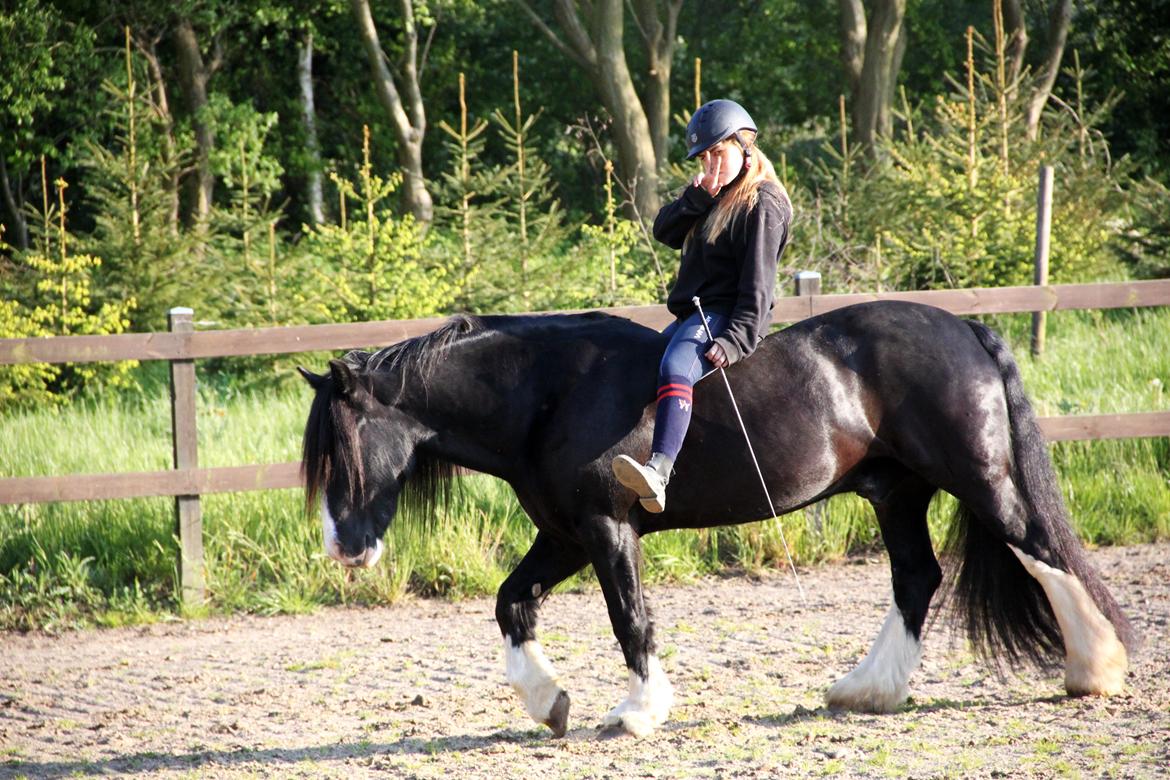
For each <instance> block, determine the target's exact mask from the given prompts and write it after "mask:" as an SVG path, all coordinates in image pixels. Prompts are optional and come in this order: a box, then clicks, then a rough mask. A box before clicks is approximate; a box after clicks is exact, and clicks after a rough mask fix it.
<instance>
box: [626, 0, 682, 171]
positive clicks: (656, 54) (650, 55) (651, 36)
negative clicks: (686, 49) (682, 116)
mask: <svg viewBox="0 0 1170 780" xmlns="http://www.w3.org/2000/svg"><path fill="white" fill-rule="evenodd" d="M682 3H683V0H670V2H668V3H667V6H666V22H665V23H663V21H662V20H660V19H659V17H658V4H657V2H656V1H655V0H638V2H636V3H634V6H633V7H634V14H635V18H636V20H637V22H638V29H639V31H640V32H641V35H642V42H643V44H644V45H645V47H646V63H647V74H646V77H647V84H646V99H645V100H644V101H643V103H644V105H645V110H646V120H647V122H648V123H649V125H650V141H651V143H652V144H653V146H654V157H655V159H656V160H657V164H658V171H659V173H662V172H665V171H666V169H667V168H668V166H669V163H670V160H669V156H670V71H671V64H672V63H673V61H674V49H675V40H676V38H677V31H678V14H679V11H680V10H681V9H682Z"/></svg>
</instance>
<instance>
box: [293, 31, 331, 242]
mask: <svg viewBox="0 0 1170 780" xmlns="http://www.w3.org/2000/svg"><path fill="white" fill-rule="evenodd" d="M297 85H298V86H299V87H300V97H301V121H302V122H304V125H305V153H306V156H307V157H308V165H307V168H308V170H307V171H306V178H307V184H306V186H305V200H307V201H308V204H307V207H308V211H309V220H310V221H311V222H312V224H314V225H319V224H320V223H322V222H324V221H325V196H324V194H323V192H324V190H323V187H322V186H321V144H320V142H319V141H318V140H317V108H316V105H315V104H314V100H313V29H312V28H311V27H308V28H306V29H305V30H304V31H303V32H302V33H301V38H300V40H299V41H298V42H297Z"/></svg>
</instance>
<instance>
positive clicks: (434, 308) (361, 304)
mask: <svg viewBox="0 0 1170 780" xmlns="http://www.w3.org/2000/svg"><path fill="white" fill-rule="evenodd" d="M363 149H364V153H363V157H364V161H363V164H362V167H361V169H360V171H359V174H358V181H357V183H354V182H352V181H350V180H348V179H345V178H343V177H341V176H338V175H336V174H334V175H332V176H331V178H332V180H333V182H334V183H335V184H336V185H337V187H338V189H339V191H340V193H341V203H342V213H341V217H342V221H341V223H340V224H338V225H318V226H317V227H308V226H306V227H305V229H304V230H305V235H304V239H303V241H302V247H303V251H304V252H305V253H306V254H307V255H308V256H309V257H311V258H313V269H312V280H313V283H314V285H315V288H316V289H315V298H314V299H313V301H312V306H313V308H314V310H315V314H316V316H317V317H319V318H321V319H323V320H325V321H333V322H341V321H350V320H384V319H403V318H412V317H427V316H434V315H436V314H438V313H439V312H441V311H443V310H445V309H447V307H449V306H450V304H451V301H452V300H453V298H454V295H455V293H456V291H457V289H458V288H457V285H456V281H455V280H454V279H453V278H452V273H451V270H450V269H449V267H448V266H447V265H446V264H444V262H443V261H442V258H432V257H431V256H430V255H429V254H428V253H427V252H426V248H427V241H426V238H425V237H424V235H423V231H422V229H421V227H420V226H419V225H418V224H417V223H416V222H415V221H414V219H413V218H412V217H411V216H410V215H402V216H396V215H395V214H394V213H393V211H392V210H391V209H390V208H389V207H388V206H387V205H385V203H384V201H386V199H387V198H388V197H389V196H390V195H391V194H393V193H394V191H395V190H396V189H397V188H398V186H399V184H400V183H401V181H402V178H401V175H400V174H397V173H395V174H392V175H391V176H390V177H389V178H386V179H383V178H382V177H380V176H377V175H376V174H374V173H373V171H372V169H371V165H370V148H369V131H368V129H367V130H366V131H365V141H364V143H363ZM350 201H357V202H358V203H360V204H361V206H362V211H361V216H360V217H358V218H353V219H351V218H349V217H348V216H347V211H348V209H347V206H346V204H348V203H349V202H350Z"/></svg>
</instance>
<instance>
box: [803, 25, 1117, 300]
mask: <svg viewBox="0 0 1170 780" xmlns="http://www.w3.org/2000/svg"><path fill="white" fill-rule="evenodd" d="M969 36H970V37H969V46H970V47H971V48H970V49H969V51H970V55H969V59H968V66H967V74H966V79H965V80H964V82H958V83H956V84H955V85H954V88H953V91H952V93H951V94H950V95H948V96H946V97H943V96H939V97H938V98H937V99H936V100H935V101H934V102H933V104H931V105H928V106H927V107H926V108H925V109H924V110H923V111H922V112H921V113H915V112H911V111H910V110H909V107H908V106H906V107H905V117H906V120H907V127H906V130H905V131H904V132H903V133H901V134H898V135H897V136H896V137H895V138H893V139H890V140H888V141H886V142H883V143H882V146H881V152H882V156H883V157H884V158H886V159H885V161H884V162H883V163H880V164H878V165H876V166H873V167H872V168H867V167H859V166H857V165H855V164H854V160H853V158H852V157H851V156H850V153H849V151H848V149H847V148H846V149H845V150H844V152H841V151H837V150H831V151H830V152H829V153H828V154H829V158H830V159H831V160H833V162H830V163H825V164H823V165H822V166H821V167H820V168H819V169H818V174H817V175H816V176H815V177H814V178H813V183H814V188H815V189H814V191H815V192H816V193H817V196H818V199H819V209H818V211H819V215H818V216H819V217H820V218H821V219H820V221H819V227H820V228H821V229H820V230H818V231H817V235H818V237H819V238H820V240H822V241H824V243H825V244H826V245H828V246H830V247H833V248H834V252H833V253H832V254H830V255H829V262H831V263H833V266H832V267H831V273H830V274H829V278H831V279H833V280H834V281H836V282H837V284H838V285H841V286H856V287H863V288H867V289H873V288H874V287H878V288H880V287H881V286H882V285H889V286H896V287H898V288H903V289H915V288H922V287H982V286H999V285H1012V284H1028V283H1030V281H1031V276H1032V254H1033V247H1034V241H1035V192H1036V178H1037V171H1038V169H1039V167H1040V165H1042V164H1053V165H1055V167H1056V183H1057V184H1056V187H1057V190H1056V208H1055V210H1054V221H1053V226H1052V255H1051V256H1052V260H1051V276H1052V278H1053V280H1054V281H1065V282H1069V281H1082V280H1087V279H1092V278H1100V277H1101V276H1103V275H1109V274H1112V273H1116V264H1115V261H1114V260H1113V257H1112V254H1111V252H1110V243H1111V232H1112V229H1111V227H1110V219H1111V218H1112V215H1115V214H1117V213H1118V212H1119V210H1120V208H1121V205H1122V194H1121V191H1120V189H1119V187H1118V186H1117V185H1116V182H1118V181H1122V180H1124V179H1125V177H1126V169H1125V167H1124V166H1120V167H1118V166H1115V165H1114V163H1112V162H1111V160H1110V158H1109V155H1108V150H1107V147H1106V146H1105V145H1104V144H1103V143H1102V142H1101V139H1100V138H1099V137H1095V136H1094V127H1095V125H1096V124H1098V123H1099V122H1100V119H1101V116H1102V115H1103V114H1104V113H1105V112H1107V110H1108V108H1109V104H1108V103H1106V104H1105V105H1104V106H1103V107H1102V108H1101V109H1099V110H1097V111H1096V112H1094V111H1090V110H1087V109H1082V110H1081V111H1072V112H1070V111H1068V110H1060V111H1056V110H1049V111H1047V112H1046V113H1045V114H1044V116H1043V118H1042V123H1041V126H1040V127H1041V132H1040V134H1039V136H1038V138H1037V139H1029V138H1028V131H1027V122H1026V116H1027V109H1028V105H1029V101H1030V99H1031V96H1030V95H1028V94H1024V93H1022V92H1021V91H1013V90H1012V89H1011V88H1010V86H1011V85H1009V84H1008V83H1007V82H1006V79H1005V71H1004V69H1002V68H1000V67H998V65H999V63H1002V62H1003V56H1004V48H1003V45H1002V44H1003V39H1002V38H1001V39H1000V45H999V46H998V47H996V48H995V52H994V54H991V55H989V59H990V60H991V66H990V67H989V68H988V69H987V71H986V72H977V71H976V69H975V58H974V43H975V40H974V35H973V33H970V34H969ZM984 48H985V49H986V47H984ZM1094 138H1095V140H1094V142H1093V143H1090V142H1089V140H1090V139H1094ZM826 204H827V205H826ZM805 232H806V234H807V232H808V231H805ZM802 240H804V241H807V240H808V239H802Z"/></svg>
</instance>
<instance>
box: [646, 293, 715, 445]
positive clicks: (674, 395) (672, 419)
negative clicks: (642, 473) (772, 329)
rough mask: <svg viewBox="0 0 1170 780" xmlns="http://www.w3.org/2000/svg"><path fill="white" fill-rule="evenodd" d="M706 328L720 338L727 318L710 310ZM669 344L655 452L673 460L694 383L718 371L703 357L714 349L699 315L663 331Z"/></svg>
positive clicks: (661, 375)
mask: <svg viewBox="0 0 1170 780" xmlns="http://www.w3.org/2000/svg"><path fill="white" fill-rule="evenodd" d="M705 313H706V315H707V327H709V328H710V329H711V333H712V335H714V336H718V335H719V334H720V333H722V332H723V330H724V329H725V328H726V327H727V321H728V315H726V314H724V313H722V312H718V311H707V312H705ZM662 333H663V335H666V336H670V343H669V344H668V345H667V346H666V352H665V353H664V354H663V355H662V362H661V363H660V364H659V366H658V406H657V408H656V409H655V414H654V445H653V447H652V448H651V451H652V452H661V453H662V454H663V455H666V457H668V458H670V459H671V461H673V460H675V459H676V458H677V457H678V453H679V450H681V449H682V444H683V438H684V437H686V435H687V428H688V427H689V426H690V424H691V392H692V390H693V388H694V386H695V383H696V382H698V381H699V380H700V379H702V378H703V377H705V376H706V375H707V374H709V373H711V372H712V371H714V370H715V366H713V365H711V361H709V360H707V358H706V357H704V356H703V353H705V352H706V351H707V350H708V349H709V348H710V346H711V343H710V341H709V340H708V339H707V332H706V331H705V330H703V323H702V322H701V321H700V320H699V313H698V312H695V313H694V314H692V315H691V316H689V317H687V318H686V319H685V320H675V321H674V322H672V323H671V324H670V326H669V327H667V329H666V330H664V331H662Z"/></svg>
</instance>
